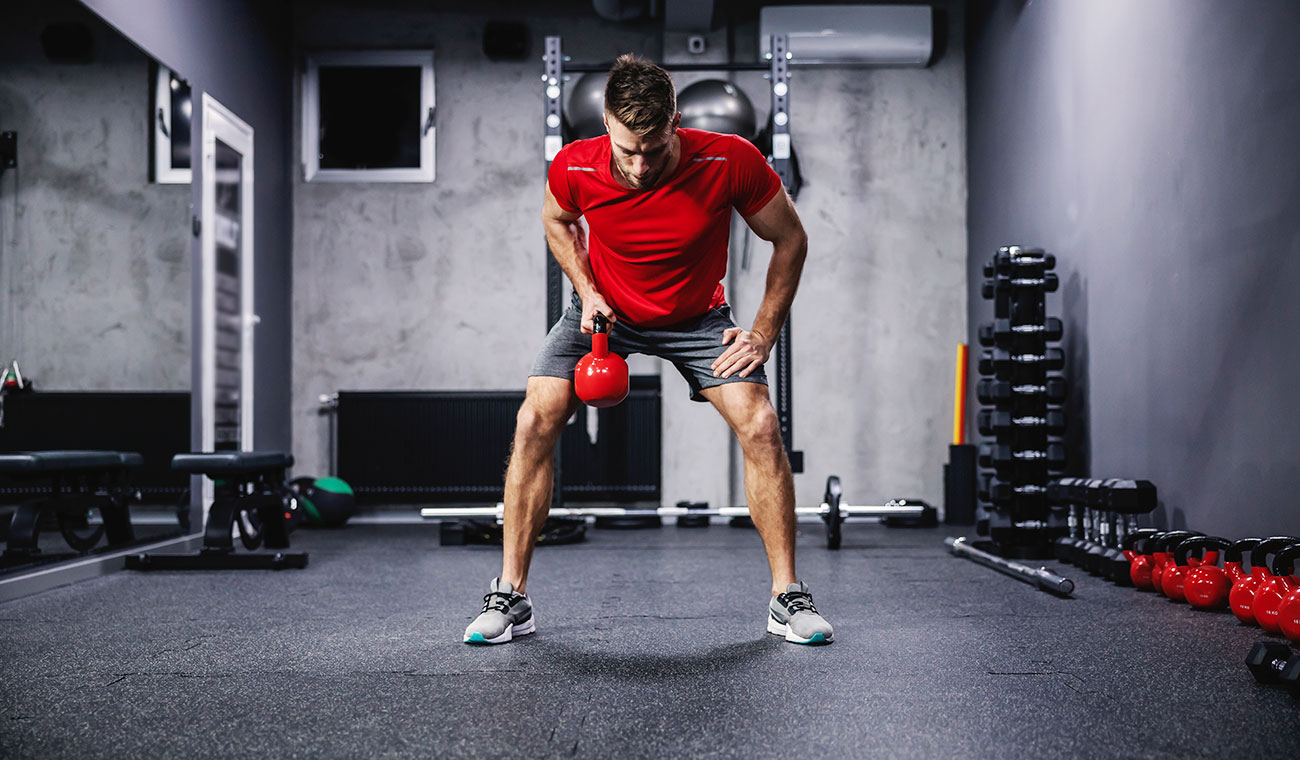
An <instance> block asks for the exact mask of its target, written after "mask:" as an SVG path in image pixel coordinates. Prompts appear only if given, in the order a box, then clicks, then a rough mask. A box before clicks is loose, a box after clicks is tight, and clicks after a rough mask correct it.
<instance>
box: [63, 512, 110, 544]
mask: <svg viewBox="0 0 1300 760" xmlns="http://www.w3.org/2000/svg"><path fill="white" fill-rule="evenodd" d="M89 516H90V515H89V512H87V513H83V514H81V515H73V514H69V513H67V512H59V513H58V515H57V517H56V518H55V519H56V520H57V521H58V523H59V533H60V534H62V535H63V540H64V541H67V542H68V546H71V547H72V548H73V549H75V550H77V551H79V552H88V551H90V550H91V549H93V548H94V546H95V544H97V543H99V539H101V538H103V537H104V524H103V523H102V522H101V523H99V524H98V525H93V526H92V525H91V524H90V521H89V520H88V519H87V518H88V517H89Z"/></svg>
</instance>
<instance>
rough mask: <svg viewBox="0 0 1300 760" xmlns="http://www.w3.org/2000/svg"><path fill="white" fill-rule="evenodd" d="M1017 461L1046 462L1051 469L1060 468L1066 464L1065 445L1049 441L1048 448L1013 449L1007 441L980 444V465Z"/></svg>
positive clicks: (992, 465) (994, 465) (987, 465)
mask: <svg viewBox="0 0 1300 760" xmlns="http://www.w3.org/2000/svg"><path fill="white" fill-rule="evenodd" d="M1017 462H1046V463H1047V468H1048V469H1049V470H1059V469H1061V468H1062V467H1064V466H1065V446H1064V445H1062V444H1059V443H1049V444H1047V448H1046V449H1012V448H1011V445H1010V444H1006V443H999V444H993V443H985V444H981V445H980V449H979V463H980V467H985V468H988V469H994V468H997V467H1001V466H1003V465H1009V464H1015V463H1017Z"/></svg>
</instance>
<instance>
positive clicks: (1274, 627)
mask: <svg viewBox="0 0 1300 760" xmlns="http://www.w3.org/2000/svg"><path fill="white" fill-rule="evenodd" d="M1296 557H1300V544H1290V545H1289V546H1287V547H1286V548H1285V549H1283V550H1282V551H1280V552H1278V553H1277V556H1275V557H1274V558H1273V577H1272V578H1265V579H1264V580H1262V581H1260V582H1259V588H1257V589H1255V604H1254V607H1255V622H1256V623H1259V627H1260V628H1263V629H1264V630H1266V631H1268V632H1269V633H1281V632H1282V626H1281V625H1280V624H1279V623H1278V615H1279V612H1280V610H1281V607H1282V600H1283V599H1285V598H1286V597H1287V595H1288V594H1290V593H1291V592H1292V591H1294V590H1296V589H1297V588H1300V580H1297V579H1296V578H1295V577H1294V576H1293V575H1292V573H1294V572H1295V560H1296Z"/></svg>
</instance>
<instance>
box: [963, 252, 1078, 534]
mask: <svg viewBox="0 0 1300 760" xmlns="http://www.w3.org/2000/svg"><path fill="white" fill-rule="evenodd" d="M1055 266H1056V257H1054V256H1053V255H1052V254H1050V253H1045V252H1043V251H1042V250H1041V249H1038V248H1022V247H1020V246H1006V247H1003V248H1000V249H998V251H997V253H996V254H995V255H994V256H993V258H992V259H990V260H989V261H988V262H987V263H986V264H985V265H984V277H985V279H984V285H983V288H982V290H981V294H982V295H983V296H984V298H986V299H989V300H991V301H993V317H994V319H993V321H992V322H987V323H985V324H983V325H980V331H979V339H980V345H981V346H983V350H982V351H981V353H980V358H979V373H980V381H979V385H978V387H977V397H978V399H979V401H980V404H981V405H982V407H981V409H980V411H979V415H978V427H979V432H980V436H981V437H982V443H981V446H980V452H979V464H980V466H981V467H982V468H984V469H985V470H986V472H984V473H982V474H981V476H980V488H979V494H978V495H979V498H980V501H981V505H982V506H983V507H984V509H985V510H986V511H987V512H988V513H989V515H990V532H989V535H990V537H991V538H992V540H993V545H994V547H995V549H996V551H997V552H998V553H1000V554H1002V555H1003V556H1005V557H1025V558H1029V557H1050V556H1052V542H1053V541H1054V540H1055V539H1056V537H1058V536H1061V535H1064V534H1065V532H1066V528H1065V526H1062V525H1055V524H1052V523H1053V521H1052V519H1051V518H1052V504H1051V501H1050V499H1049V498H1048V493H1047V489H1048V484H1049V482H1050V481H1051V479H1052V473H1055V472H1060V471H1061V470H1062V469H1064V467H1065V447H1064V445H1063V444H1061V443H1060V441H1059V437H1060V436H1061V434H1062V433H1063V432H1064V430H1065V414H1064V412H1062V411H1061V404H1062V402H1064V400H1065V380H1064V379H1063V378H1062V377H1060V376H1059V375H1055V374H1049V373H1054V372H1059V371H1060V370H1061V369H1062V368H1063V367H1064V365H1065V357H1064V354H1063V353H1062V351H1061V349H1060V348H1058V347H1055V346H1049V344H1052V343H1057V342H1059V341H1060V340H1061V332H1062V325H1061V320H1060V319H1057V318H1056V317H1048V316H1047V314H1046V308H1047V307H1046V295H1047V294H1048V293H1051V292H1053V291H1055V290H1056V288H1057V284H1058V283H1057V277H1056V275H1055V274H1053V273H1052V271H1051V270H1052V269H1053V268H1054V267H1055Z"/></svg>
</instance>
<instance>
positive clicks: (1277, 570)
mask: <svg viewBox="0 0 1300 760" xmlns="http://www.w3.org/2000/svg"><path fill="white" fill-rule="evenodd" d="M1297 557H1300V543H1297V544H1291V545H1289V546H1287V547H1286V548H1285V549H1283V550H1282V551H1280V552H1278V553H1277V554H1276V555H1275V556H1274V557H1273V575H1275V576H1277V577H1278V578H1282V577H1284V576H1287V575H1293V574H1294V573H1295V561H1296V558H1297Z"/></svg>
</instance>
